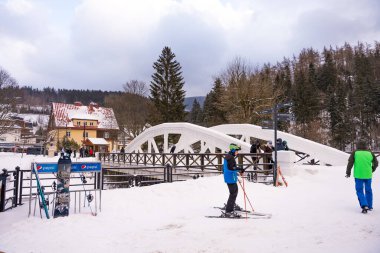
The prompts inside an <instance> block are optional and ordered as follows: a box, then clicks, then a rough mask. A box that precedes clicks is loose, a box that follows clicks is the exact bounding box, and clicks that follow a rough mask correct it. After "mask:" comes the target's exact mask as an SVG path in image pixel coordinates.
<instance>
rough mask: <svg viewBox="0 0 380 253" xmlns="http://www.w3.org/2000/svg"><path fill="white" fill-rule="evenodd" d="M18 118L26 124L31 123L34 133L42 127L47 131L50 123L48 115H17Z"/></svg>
mask: <svg viewBox="0 0 380 253" xmlns="http://www.w3.org/2000/svg"><path fill="white" fill-rule="evenodd" d="M17 116H18V117H20V118H23V119H24V121H25V122H29V123H32V124H33V133H36V131H37V130H38V129H39V128H40V127H42V128H43V129H47V126H48V123H49V115H46V114H27V113H25V114H23V113H20V114H17Z"/></svg>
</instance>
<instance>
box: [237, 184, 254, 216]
mask: <svg viewBox="0 0 380 253" xmlns="http://www.w3.org/2000/svg"><path fill="white" fill-rule="evenodd" d="M238 181H239V184H240V187H241V188H242V189H243V192H244V196H246V198H247V200H248V203H249V205H250V206H251V208H252V212H254V211H255V210H254V209H253V206H252V204H251V201H250V200H249V198H248V195H247V193H246V192H245V189H244V188H243V186H242V185H241V182H240V180H238Z"/></svg>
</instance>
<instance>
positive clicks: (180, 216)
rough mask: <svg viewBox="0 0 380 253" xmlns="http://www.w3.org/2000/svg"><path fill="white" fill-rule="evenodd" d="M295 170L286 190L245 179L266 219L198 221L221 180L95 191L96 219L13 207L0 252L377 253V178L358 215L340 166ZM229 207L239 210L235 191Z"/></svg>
mask: <svg viewBox="0 0 380 253" xmlns="http://www.w3.org/2000/svg"><path fill="white" fill-rule="evenodd" d="M0 155H3V154H0ZM2 162H3V164H10V163H11V160H10V159H7V158H4V159H3V158H2ZM13 166H14V165H12V166H10V165H9V167H13ZM29 166H30V165H29ZM296 169H297V170H298V173H297V176H292V177H287V181H288V183H289V187H288V188H284V187H278V188H275V187H273V186H270V185H264V184H254V183H251V182H248V181H245V188H246V191H247V194H248V197H249V198H250V200H251V203H252V204H253V206H254V208H255V209H256V210H257V211H260V212H266V213H272V214H273V216H272V219H251V220H243V219H241V220H231V219H208V218H205V215H217V214H219V213H220V211H219V210H218V209H215V208H213V207H214V206H222V205H223V203H225V202H226V200H227V197H228V190H227V186H226V185H225V184H224V182H223V178H222V176H216V177H209V178H199V179H197V180H190V181H186V182H176V183H168V184H160V185H154V186H149V187H141V188H129V189H119V190H107V191H103V192H102V211H101V212H100V213H98V216H96V217H94V216H91V215H90V214H89V212H85V213H81V214H71V215H70V216H69V217H65V218H57V219H50V220H46V219H45V218H44V219H40V218H39V217H38V216H36V217H31V218H27V210H28V207H27V205H23V206H21V207H17V208H16V209H14V210H11V211H7V212H5V213H0V251H5V252H7V253H12V252H81V253H83V252H91V253H93V252H218V253H219V252H282V253H294V252H311V253H316V252H345V253H357V252H361V253H378V252H380V189H379V187H378V186H379V185H380V176H378V174H377V173H379V172H377V173H376V172H375V174H374V180H373V190H374V211H372V212H369V213H368V214H366V215H364V214H362V213H361V212H360V208H359V205H358V201H357V198H356V195H355V189H354V181H353V178H349V179H347V178H345V177H344V175H345V167H343V166H341V167H323V166H297V168H296ZM237 203H238V204H239V205H240V206H244V198H243V194H242V191H241V189H239V196H238V200H237ZM247 207H249V205H248V203H247Z"/></svg>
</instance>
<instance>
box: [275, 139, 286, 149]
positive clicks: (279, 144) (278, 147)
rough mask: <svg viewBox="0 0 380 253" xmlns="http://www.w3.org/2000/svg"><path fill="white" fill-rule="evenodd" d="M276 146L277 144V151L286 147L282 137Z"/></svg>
mask: <svg viewBox="0 0 380 253" xmlns="http://www.w3.org/2000/svg"><path fill="white" fill-rule="evenodd" d="M276 146H277V151H280V150H285V147H284V144H283V141H282V139H281V138H278V139H277V141H276Z"/></svg>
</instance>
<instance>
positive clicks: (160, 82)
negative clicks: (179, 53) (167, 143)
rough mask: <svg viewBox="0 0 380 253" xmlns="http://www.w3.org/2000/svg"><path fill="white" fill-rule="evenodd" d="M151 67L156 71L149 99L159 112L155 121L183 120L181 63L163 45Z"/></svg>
mask: <svg viewBox="0 0 380 253" xmlns="http://www.w3.org/2000/svg"><path fill="white" fill-rule="evenodd" d="M153 68H154V69H155V71H156V72H155V73H154V74H153V75H152V79H153V80H152V81H151V85H150V99H151V101H152V102H153V104H154V106H155V108H156V111H157V112H158V114H159V115H155V116H158V117H156V121H157V122H155V123H163V122H179V121H184V119H185V105H184V101H185V91H184V89H183V86H184V84H185V82H184V79H183V77H182V71H181V65H180V64H179V62H177V61H176V60H175V54H174V53H173V52H172V51H171V49H170V48H169V47H164V49H163V50H162V53H161V55H160V56H159V58H158V60H157V61H156V62H155V63H154V64H153Z"/></svg>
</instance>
